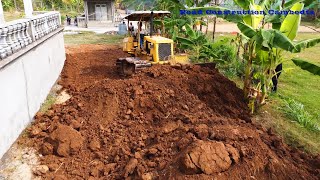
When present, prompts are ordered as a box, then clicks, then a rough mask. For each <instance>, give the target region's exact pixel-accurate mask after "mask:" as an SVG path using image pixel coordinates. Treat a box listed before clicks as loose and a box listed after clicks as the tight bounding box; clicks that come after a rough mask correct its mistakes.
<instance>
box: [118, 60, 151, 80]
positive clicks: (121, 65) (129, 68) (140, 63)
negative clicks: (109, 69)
mask: <svg viewBox="0 0 320 180" xmlns="http://www.w3.org/2000/svg"><path fill="white" fill-rule="evenodd" d="M116 66H117V69H118V72H119V73H120V74H121V75H124V76H131V75H132V74H134V73H136V72H137V71H140V70H142V69H144V68H147V67H151V63H150V62H148V61H145V60H140V59H138V58H132V57H127V58H119V59H118V60H117V62H116Z"/></svg>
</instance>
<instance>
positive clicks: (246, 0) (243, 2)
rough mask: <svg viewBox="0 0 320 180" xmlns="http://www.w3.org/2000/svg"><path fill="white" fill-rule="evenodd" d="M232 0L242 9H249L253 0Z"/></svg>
mask: <svg viewBox="0 0 320 180" xmlns="http://www.w3.org/2000/svg"><path fill="white" fill-rule="evenodd" d="M234 2H235V3H236V4H237V5H238V6H240V7H241V8H242V9H244V10H248V9H250V3H251V4H253V3H254V0H234Z"/></svg>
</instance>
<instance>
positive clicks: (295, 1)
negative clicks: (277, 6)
mask: <svg viewBox="0 0 320 180" xmlns="http://www.w3.org/2000/svg"><path fill="white" fill-rule="evenodd" d="M303 1H304V0H291V1H288V2H286V3H284V8H287V9H290V8H291V7H292V6H294V5H295V4H296V3H300V2H303Z"/></svg>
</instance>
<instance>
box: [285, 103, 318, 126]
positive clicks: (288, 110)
mask: <svg viewBox="0 0 320 180" xmlns="http://www.w3.org/2000/svg"><path fill="white" fill-rule="evenodd" d="M284 103H285V105H284V107H283V110H284V113H285V114H286V115H287V117H288V118H290V119H291V120H293V121H295V122H297V123H299V124H300V125H301V126H303V127H305V128H306V129H308V130H311V131H315V132H320V125H319V122H317V118H316V117H314V116H312V115H311V114H310V113H309V112H308V111H306V109H305V108H304V105H303V104H302V103H300V102H297V101H295V100H294V99H291V98H287V99H285V100H284Z"/></svg>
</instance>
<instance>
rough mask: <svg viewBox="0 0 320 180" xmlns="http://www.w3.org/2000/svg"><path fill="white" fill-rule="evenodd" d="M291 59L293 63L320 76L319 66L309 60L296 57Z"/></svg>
mask: <svg viewBox="0 0 320 180" xmlns="http://www.w3.org/2000/svg"><path fill="white" fill-rule="evenodd" d="M291 60H292V61H293V63H294V64H295V65H297V66H299V67H300V68H301V69H303V70H306V71H308V72H310V73H312V74H315V75H318V76H320V67H319V66H317V65H315V64H312V63H310V62H307V61H305V60H302V59H298V58H294V59H291Z"/></svg>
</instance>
